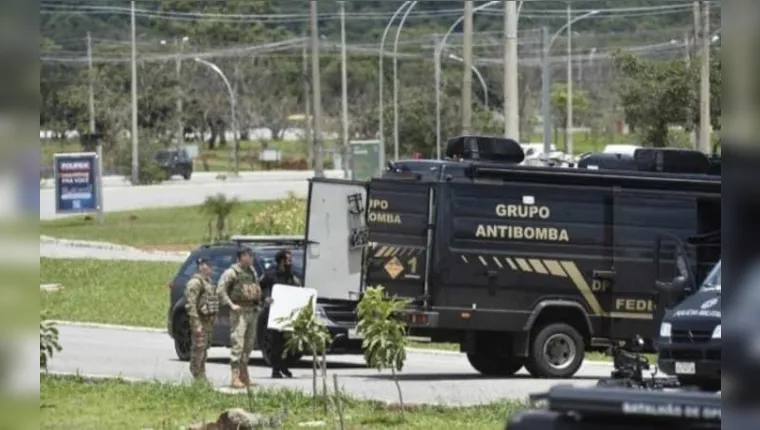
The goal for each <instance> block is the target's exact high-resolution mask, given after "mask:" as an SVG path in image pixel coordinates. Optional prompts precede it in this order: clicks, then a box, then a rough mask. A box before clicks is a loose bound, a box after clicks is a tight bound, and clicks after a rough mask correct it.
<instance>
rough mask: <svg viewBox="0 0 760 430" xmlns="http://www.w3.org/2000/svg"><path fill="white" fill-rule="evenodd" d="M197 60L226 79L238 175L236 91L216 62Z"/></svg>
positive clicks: (234, 165) (235, 172)
mask: <svg viewBox="0 0 760 430" xmlns="http://www.w3.org/2000/svg"><path fill="white" fill-rule="evenodd" d="M195 61H196V62H198V63H201V64H204V65H206V66H208V67H209V68H210V69H211V70H213V71H214V72H215V73H216V74H217V75H219V77H220V78H222V81H224V86H225V87H226V88H227V93H228V94H229V96H230V115H231V118H230V127H231V128H232V165H233V168H234V174H235V175H237V174H238V172H239V164H238V141H237V133H238V131H237V112H236V109H237V107H236V105H237V102H236V101H235V91H234V90H233V89H232V85H231V84H230V81H229V80H228V79H227V76H225V74H224V72H222V69H220V68H219V66H217V65H216V64H214V63H212V62H210V61H206V60H204V59H202V58H197V57H196V58H195Z"/></svg>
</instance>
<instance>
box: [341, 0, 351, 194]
mask: <svg viewBox="0 0 760 430" xmlns="http://www.w3.org/2000/svg"><path fill="white" fill-rule="evenodd" d="M340 54H341V64H340V91H341V100H340V102H341V108H342V112H341V113H342V117H343V120H342V122H343V177H344V178H346V179H348V178H349V177H350V176H349V173H350V172H349V169H350V168H351V163H350V159H351V149H350V148H349V143H348V70H347V69H348V65H347V63H348V56H347V55H346V2H345V1H341V2H340Z"/></svg>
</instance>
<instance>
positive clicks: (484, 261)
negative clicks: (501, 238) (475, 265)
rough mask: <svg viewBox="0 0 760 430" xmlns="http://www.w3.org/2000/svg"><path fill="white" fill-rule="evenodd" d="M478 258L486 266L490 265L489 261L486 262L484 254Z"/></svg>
mask: <svg viewBox="0 0 760 430" xmlns="http://www.w3.org/2000/svg"><path fill="white" fill-rule="evenodd" d="M478 260H480V263H481V264H483V265H484V266H486V267H488V263H486V259H485V258H483V257H482V256H480V255H478Z"/></svg>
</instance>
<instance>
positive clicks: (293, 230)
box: [235, 193, 306, 235]
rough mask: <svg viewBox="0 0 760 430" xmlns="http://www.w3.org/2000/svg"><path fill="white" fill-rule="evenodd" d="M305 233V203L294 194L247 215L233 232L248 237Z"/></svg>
mask: <svg viewBox="0 0 760 430" xmlns="http://www.w3.org/2000/svg"><path fill="white" fill-rule="evenodd" d="M305 231H306V202H305V201H304V200H303V199H299V198H298V197H296V196H295V195H294V194H292V193H291V194H289V195H288V197H287V198H285V199H283V200H278V201H276V202H273V203H271V204H269V205H267V206H266V208H264V209H263V210H262V211H259V212H257V213H254V214H248V215H247V216H246V217H245V218H243V219H242V220H240V221H239V223H238V225H237V228H236V229H235V232H236V233H237V234H250V235H297V234H304V232H305Z"/></svg>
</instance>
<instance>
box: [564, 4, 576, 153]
mask: <svg viewBox="0 0 760 430" xmlns="http://www.w3.org/2000/svg"><path fill="white" fill-rule="evenodd" d="M566 100H567V107H566V110H567V118H566V120H567V123H566V124H565V139H566V142H565V151H566V152H567V153H568V154H569V155H570V156H571V157H573V156H574V155H575V148H573V9H572V4H571V3H570V1H568V2H567V97H566Z"/></svg>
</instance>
